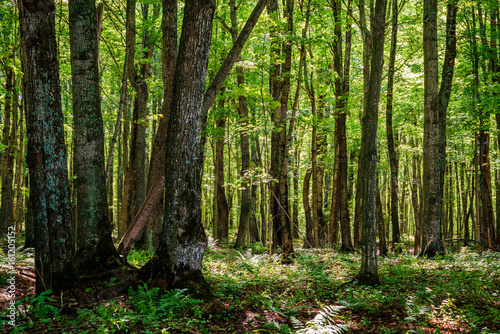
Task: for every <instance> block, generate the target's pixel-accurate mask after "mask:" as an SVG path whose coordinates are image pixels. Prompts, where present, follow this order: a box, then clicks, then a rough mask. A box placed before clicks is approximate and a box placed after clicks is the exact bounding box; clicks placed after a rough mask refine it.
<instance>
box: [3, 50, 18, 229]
mask: <svg viewBox="0 0 500 334" xmlns="http://www.w3.org/2000/svg"><path fill="white" fill-rule="evenodd" d="M10 60H11V59H6V60H5V61H7V62H8V64H6V66H4V71H5V73H6V74H5V80H6V82H5V90H6V93H5V99H4V115H5V116H4V124H3V136H2V144H3V145H5V146H6V147H7V148H6V149H5V151H4V152H3V154H2V155H1V160H0V165H1V168H2V169H1V177H2V189H1V190H2V193H1V207H0V236H6V235H7V233H9V232H10V228H11V227H13V226H14V189H13V188H12V182H13V176H14V157H15V155H14V148H15V146H16V145H15V141H14V139H15V133H16V124H15V122H12V123H14V124H11V120H12V116H13V111H12V109H13V108H12V100H13V97H14V98H16V97H15V96H14V91H15V86H14V73H13V69H12V66H10Z"/></svg>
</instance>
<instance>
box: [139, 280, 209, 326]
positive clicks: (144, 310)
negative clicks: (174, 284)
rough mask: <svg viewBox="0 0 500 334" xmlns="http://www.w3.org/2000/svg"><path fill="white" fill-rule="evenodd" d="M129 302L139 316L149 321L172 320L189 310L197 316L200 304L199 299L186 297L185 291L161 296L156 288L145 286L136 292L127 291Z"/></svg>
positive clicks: (169, 292)
mask: <svg viewBox="0 0 500 334" xmlns="http://www.w3.org/2000/svg"><path fill="white" fill-rule="evenodd" d="M129 297H130V301H131V303H132V305H133V307H134V308H135V310H136V311H137V312H138V314H139V315H142V316H146V317H148V318H150V319H151V320H155V319H171V320H172V319H173V318H174V316H176V314H178V313H181V312H185V311H188V310H190V311H191V312H193V313H194V315H195V316H199V315H200V312H201V308H200V307H199V304H201V303H202V301H201V300H199V299H193V298H190V297H188V296H187V290H185V289H184V290H179V289H174V290H169V291H166V292H165V293H164V294H162V295H161V296H160V295H159V289H158V288H152V289H148V288H147V286H146V285H139V286H138V289H137V291H135V290H133V289H132V288H130V289H129Z"/></svg>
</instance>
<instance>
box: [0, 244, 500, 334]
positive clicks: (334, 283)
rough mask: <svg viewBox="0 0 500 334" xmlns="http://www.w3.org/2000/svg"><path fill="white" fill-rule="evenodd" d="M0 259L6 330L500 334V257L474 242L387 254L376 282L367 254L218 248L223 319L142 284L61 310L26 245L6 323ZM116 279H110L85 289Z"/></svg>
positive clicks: (212, 270)
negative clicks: (365, 273) (362, 270)
mask: <svg viewBox="0 0 500 334" xmlns="http://www.w3.org/2000/svg"><path fill="white" fill-rule="evenodd" d="M3 246H4V245H2V247H3ZM3 251H5V247H3ZM150 256H151V254H150V253H148V252H141V251H135V252H133V253H131V255H130V256H129V262H130V263H132V264H134V265H136V266H140V265H142V264H144V263H145V262H146V261H147V260H148V259H149V257H150ZM3 258H4V257H3V256H2V259H3ZM2 261H4V260H2ZM0 264H1V267H0V305H2V306H1V308H2V309H3V310H2V311H1V313H0V326H3V327H0V328H1V331H2V332H7V333H8V332H16V331H17V332H28V333H342V332H344V333H499V332H500V254H498V253H480V254H479V253H475V252H472V251H471V250H470V249H468V248H462V249H461V252H460V253H455V254H450V255H445V256H443V257H438V258H436V259H434V260H427V259H420V258H416V257H415V256H414V255H412V254H410V253H403V254H401V255H389V256H388V257H386V258H379V276H380V282H381V284H380V285H379V286H375V287H369V286H361V285H358V284H357V282H356V280H355V275H356V274H357V272H358V271H359V267H360V255H359V254H343V253H338V252H336V251H335V250H302V249H299V250H297V251H296V258H295V261H294V263H293V264H292V265H286V266H284V265H282V264H281V261H280V257H279V255H276V254H274V255H270V254H269V253H267V251H266V250H265V249H264V248H262V246H260V245H258V244H255V245H252V246H251V247H249V248H247V249H245V250H240V251H236V250H233V249H230V248H224V247H217V246H215V245H212V246H211V247H210V248H209V249H207V251H206V254H205V258H204V274H205V277H206V279H207V281H208V282H209V284H210V285H211V286H212V290H213V293H214V294H215V296H216V297H217V298H218V300H220V301H221V302H222V303H223V305H224V306H225V311H224V312H223V313H222V314H217V315H212V314H209V313H208V312H207V310H208V309H209V306H208V305H205V303H204V302H202V301H201V300H197V299H195V298H191V297H190V296H188V295H186V293H185V291H182V290H172V291H169V292H167V293H166V294H163V295H160V294H159V292H158V290H157V289H148V288H147V287H145V286H143V285H140V286H139V287H138V289H137V290H133V289H129V291H128V293H125V294H121V295H117V296H114V297H113V298H109V299H105V300H100V301H98V302H93V303H87V304H85V305H84V304H81V303H80V304H78V303H75V305H72V306H70V307H64V308H60V307H58V305H60V299H61V296H50V295H49V294H44V295H41V296H38V297H35V296H34V279H33V277H34V269H33V258H32V253H31V252H29V251H28V252H24V253H20V256H19V257H18V263H17V264H16V266H15V268H16V270H15V271H16V280H15V289H16V290H15V291H16V301H17V303H16V327H11V326H9V324H8V323H6V322H7V321H8V320H9V319H8V318H6V314H7V313H6V311H8V309H7V306H8V305H9V304H8V302H9V300H8V295H7V289H8V286H9V281H7V279H8V278H9V277H10V276H9V275H10V273H9V271H8V270H7V267H6V263H3V262H2V263H0ZM117 283H118V281H117V280H116V279H114V278H110V279H107V280H106V281H101V282H99V283H98V284H97V285H94V286H89V287H86V290H87V292H88V293H92V292H95V291H97V290H99V289H102V288H109V287H113V286H114V285H116V284H117ZM92 290H93V291H92ZM62 298H63V299H64V296H63V297H62Z"/></svg>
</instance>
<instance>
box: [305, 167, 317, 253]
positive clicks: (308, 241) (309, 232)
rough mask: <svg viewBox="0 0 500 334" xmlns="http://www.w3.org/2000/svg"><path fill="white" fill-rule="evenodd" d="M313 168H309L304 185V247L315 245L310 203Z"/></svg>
mask: <svg viewBox="0 0 500 334" xmlns="http://www.w3.org/2000/svg"><path fill="white" fill-rule="evenodd" d="M311 174H312V170H311V168H309V169H308V170H307V172H306V175H304V184H303V187H302V204H303V206H304V215H305V217H306V237H305V238H304V248H313V247H314V240H313V238H314V236H313V221H312V217H311V207H310V205H309V188H310V180H311Z"/></svg>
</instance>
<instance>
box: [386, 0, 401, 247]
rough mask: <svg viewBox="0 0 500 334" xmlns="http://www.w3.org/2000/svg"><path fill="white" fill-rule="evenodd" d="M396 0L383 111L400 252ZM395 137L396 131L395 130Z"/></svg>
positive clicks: (394, 234) (395, 238)
mask: <svg viewBox="0 0 500 334" xmlns="http://www.w3.org/2000/svg"><path fill="white" fill-rule="evenodd" d="M398 13H399V8H398V1H397V0H392V24H391V26H392V31H391V54H390V56H389V70H388V74H387V107H386V112H385V115H386V116H385V126H386V132H387V150H388V152H389V164H390V168H391V223H392V249H393V251H394V252H395V253H400V252H401V247H400V245H398V244H399V243H400V242H401V238H400V235H399V208H398V170H399V160H398V157H397V155H396V149H395V144H394V131H393V125H392V105H393V90H394V72H395V65H396V48H397V38H398ZM396 137H397V132H396Z"/></svg>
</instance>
